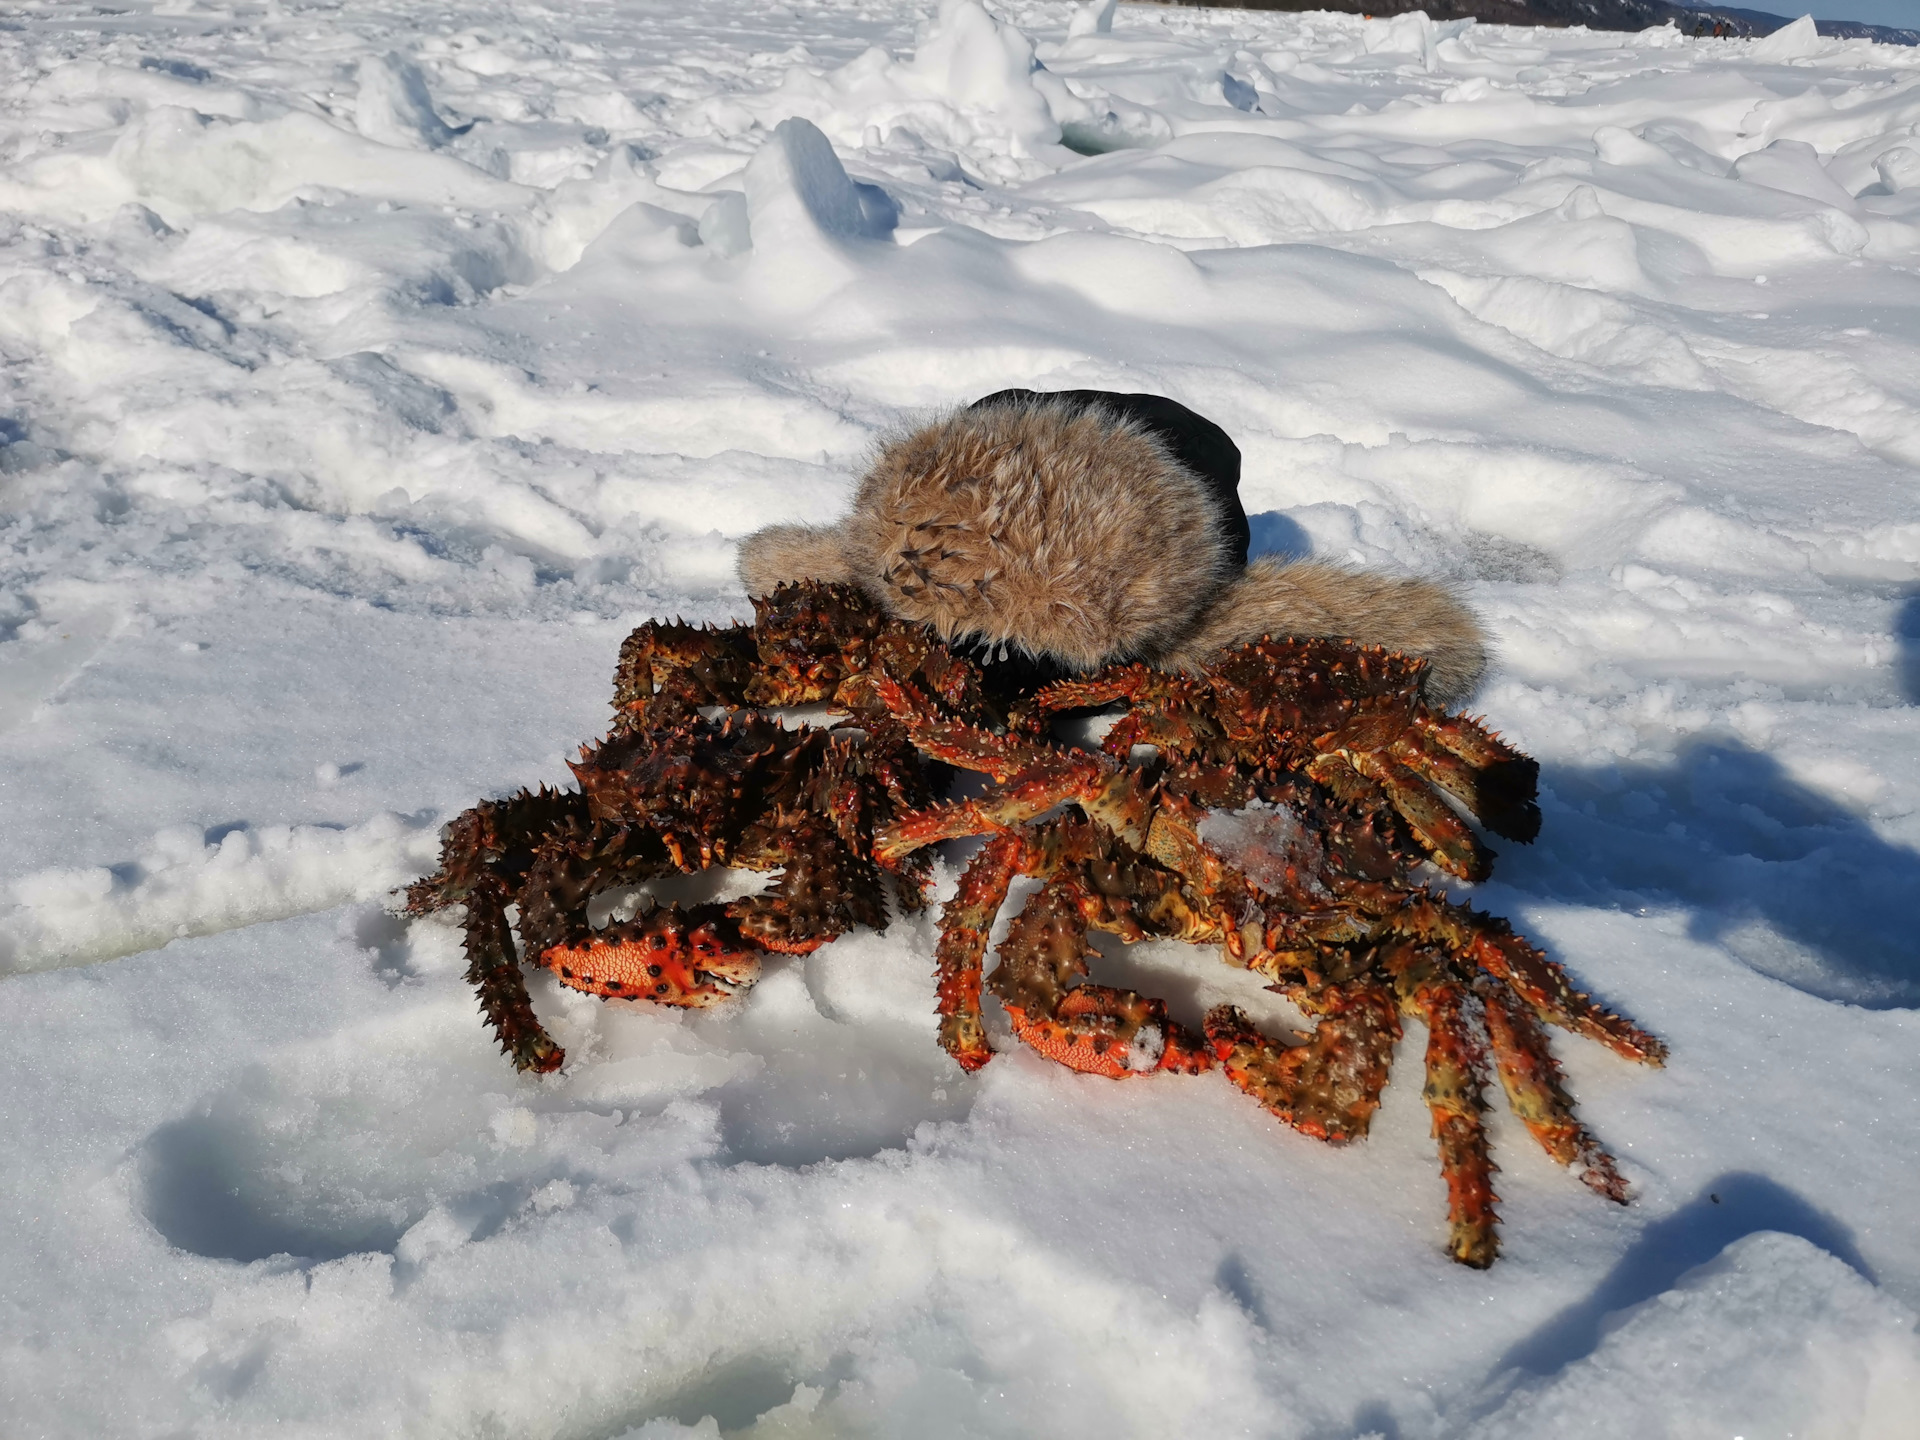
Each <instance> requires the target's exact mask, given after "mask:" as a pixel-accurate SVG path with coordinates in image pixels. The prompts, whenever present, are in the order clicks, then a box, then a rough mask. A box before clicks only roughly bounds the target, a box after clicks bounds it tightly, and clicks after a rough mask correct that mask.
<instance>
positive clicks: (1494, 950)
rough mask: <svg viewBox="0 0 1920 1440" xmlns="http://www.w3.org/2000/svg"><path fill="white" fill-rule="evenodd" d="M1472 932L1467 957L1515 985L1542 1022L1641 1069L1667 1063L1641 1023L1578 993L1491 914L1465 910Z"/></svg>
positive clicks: (1663, 1050) (1561, 972) (1663, 1047)
mask: <svg viewBox="0 0 1920 1440" xmlns="http://www.w3.org/2000/svg"><path fill="white" fill-rule="evenodd" d="M1466 913H1467V915H1468V916H1470V917H1471V919H1472V920H1473V922H1474V933H1473V935H1472V938H1471V940H1470V942H1469V944H1468V945H1467V946H1466V947H1465V949H1466V953H1467V954H1468V955H1469V956H1470V957H1471V958H1472V960H1473V961H1474V963H1475V964H1477V965H1478V966H1479V967H1480V968H1481V969H1482V970H1484V971H1486V972H1487V974H1489V975H1491V976H1493V977H1494V978H1495V979H1496V980H1504V981H1506V982H1507V983H1508V984H1509V985H1511V986H1512V987H1513V988H1514V990H1515V991H1516V992H1517V993H1518V994H1519V996H1520V998H1521V999H1523V1000H1525V1001H1526V1002H1527V1004H1528V1005H1530V1006H1532V1007H1533V1011H1534V1013H1535V1014H1536V1015H1538V1016H1539V1017H1540V1018H1541V1019H1542V1020H1545V1021H1547V1022H1549V1023H1550V1024H1554V1025H1558V1026H1560V1027H1561V1028H1562V1029H1565V1030H1571V1031H1573V1032H1574V1033H1576V1034H1579V1035H1585V1036H1586V1037H1587V1038H1588V1039H1590V1040H1598V1041H1599V1042H1600V1043H1601V1044H1602V1045H1605V1046H1606V1047H1607V1048H1608V1049H1609V1050H1612V1051H1613V1052H1614V1053H1615V1054H1617V1055H1624V1056H1625V1057H1626V1058H1627V1059H1629V1060H1638V1061H1639V1062H1640V1063H1641V1064H1643V1065H1661V1064H1664V1063H1665V1062H1666V1058H1667V1047H1666V1045H1665V1044H1664V1043H1663V1042H1661V1041H1660V1040H1658V1039H1656V1038H1655V1037H1654V1036H1652V1035H1649V1034H1648V1033H1647V1032H1646V1031H1644V1030H1642V1029H1641V1028H1640V1027H1639V1026H1638V1025H1635V1024H1633V1023H1632V1022H1631V1021H1628V1020H1623V1019H1622V1018H1621V1017H1620V1016H1618V1015H1615V1014H1614V1013H1613V1012H1612V1011H1611V1010H1608V1009H1607V1008H1606V1007H1605V1006H1603V1005H1599V1004H1597V1003H1595V1001H1594V1000H1593V999H1592V997H1590V996H1589V995H1588V994H1587V993H1586V992H1585V991H1583V990H1576V989H1574V987H1573V982H1572V981H1570V980H1569V979H1567V972H1566V971H1565V970H1563V969H1561V968H1560V966H1558V965H1556V964H1554V962H1553V961H1551V960H1549V959H1548V958H1547V957H1546V956H1545V955H1543V954H1542V953H1541V952H1540V951H1538V950H1536V949H1534V947H1533V946H1531V945H1529V944H1528V943H1527V942H1526V941H1525V940H1524V939H1522V938H1521V937H1520V936H1518V935H1516V934H1514V933H1513V931H1512V930H1511V929H1510V928H1509V927H1508V926H1507V925H1506V923H1505V922H1504V921H1501V920H1498V919H1496V918H1495V917H1493V916H1491V915H1483V914H1481V913H1480V912H1479V911H1477V910H1469V911H1467V912H1466Z"/></svg>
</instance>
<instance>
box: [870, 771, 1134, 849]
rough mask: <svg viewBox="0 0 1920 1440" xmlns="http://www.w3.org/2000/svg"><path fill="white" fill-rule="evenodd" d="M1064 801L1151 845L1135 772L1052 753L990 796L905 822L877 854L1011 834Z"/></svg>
mask: <svg viewBox="0 0 1920 1440" xmlns="http://www.w3.org/2000/svg"><path fill="white" fill-rule="evenodd" d="M982 768H983V767H982ZM1063 800H1071V801H1073V802H1074V803H1075V804H1077V805H1079V806H1080V808H1081V809H1083V810H1085V811H1086V812H1087V814H1089V815H1091V816H1092V817H1093V818H1094V819H1096V820H1098V821H1099V822H1100V823H1101V824H1102V825H1105V826H1106V827H1107V828H1108V829H1109V830H1111V831H1113V833H1114V834H1116V835H1118V836H1119V837H1120V838H1121V839H1123V840H1125V841H1126V842H1127V843H1128V844H1130V845H1133V846H1134V847H1136V848H1140V847H1143V846H1144V845H1145V843H1146V833H1147V826H1148V824H1149V822H1150V821H1151V819H1152V816H1151V806H1150V804H1149V801H1148V798H1147V795H1146V792H1145V791H1144V789H1143V788H1142V787H1141V786H1140V784H1139V782H1138V779H1137V778H1136V777H1135V775H1134V774H1133V772H1131V771H1129V770H1127V769H1126V768H1124V767H1121V766H1115V765H1114V764H1113V763H1112V762H1111V761H1108V760H1106V759H1104V758H1103V757H1099V756H1095V755H1090V754H1086V753H1084V752H1082V753H1080V754H1078V755H1076V756H1068V755H1066V754H1062V753H1060V752H1057V751H1050V752H1046V753H1043V754H1042V755H1041V756H1040V757H1039V758H1038V759H1036V760H1035V761H1034V763H1033V764H1031V765H1029V766H1027V767H1026V768H1025V769H1023V770H1021V771H1020V772H1019V773H1018V774H1016V775H1015V776H1014V777H1013V778H1012V779H1011V780H1009V781H1007V782H1006V783H1005V784H1003V785H999V786H996V787H995V788H994V789H993V790H990V791H988V792H987V793H986V794H984V795H979V796H975V797H974V798H973V799H970V800H956V801H952V802H949V803H948V804H945V805H930V806H928V807H927V808H926V809H925V810H919V811H915V812H914V813H912V814H910V815H902V816H900V817H899V818H898V819H896V820H895V821H894V822H893V823H892V824H890V825H888V826H887V827H886V828H885V829H883V830H882V831H880V832H879V833H878V834H877V835H875V837H874V842H873V844H874V853H875V855H876V856H877V857H878V858H880V859H882V860H883V861H893V860H897V859H899V857H901V856H903V855H907V854H911V853H912V852H913V851H915V850H918V849H921V848H922V847H923V846H927V845H931V844H933V843H934V842H935V841H938V840H957V839H960V838H962V837H963V836H968V835H982V834H985V833H986V832H987V831H989V830H1011V829H1013V828H1014V827H1016V826H1019V825H1024V824H1025V823H1026V822H1027V821H1029V820H1033V819H1036V818H1038V817H1039V816H1041V815H1044V814H1046V812H1047V811H1049V810H1051V809H1052V808H1053V807H1054V806H1055V805H1058V804H1060V803H1061V802H1062V801H1063Z"/></svg>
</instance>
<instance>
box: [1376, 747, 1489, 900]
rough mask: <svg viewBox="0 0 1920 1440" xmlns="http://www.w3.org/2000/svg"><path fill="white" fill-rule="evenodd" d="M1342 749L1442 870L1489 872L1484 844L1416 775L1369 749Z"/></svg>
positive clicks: (1472, 875) (1473, 875) (1475, 876)
mask: <svg viewBox="0 0 1920 1440" xmlns="http://www.w3.org/2000/svg"><path fill="white" fill-rule="evenodd" d="M1343 753H1344V754H1345V757H1346V760H1347V763H1348V764H1350V765H1351V766H1353V768H1354V769H1356V770H1358V771H1359V772H1360V773H1361V774H1362V775H1365V776H1366V777H1367V778H1368V779H1369V780H1372V781H1374V782H1375V783H1376V784H1378V785H1379V786H1380V788H1381V789H1382V790H1384V791H1386V792H1387V799H1388V800H1389V801H1390V802H1392V804H1393V808H1394V809H1395V810H1397V811H1399V812H1400V816H1401V818H1402V819H1403V820H1405V821H1406V822H1407V824H1408V826H1410V827H1411V828H1412V830H1413V835H1414V838H1415V839H1416V840H1418V841H1419V842H1420V844H1421V845H1422V846H1423V847H1424V848H1425V849H1426V850H1427V851H1428V852H1429V853H1430V854H1431V855H1432V856H1433V861H1434V863H1435V864H1436V865H1438V866H1439V867H1440V868H1441V869H1442V870H1445V871H1446V872H1447V873H1448V874H1450V875H1458V876H1459V877H1460V878H1461V879H1462V880H1484V879H1486V878H1487V876H1488V875H1490V874H1491V873H1492V872H1493V857H1492V856H1490V855H1489V854H1488V853H1487V848H1486V846H1484V845H1482V844H1481V843H1480V842H1479V841H1478V840H1477V839H1475V838H1474V834H1473V831H1471V830H1469V829H1468V828H1467V827H1466V824H1465V822H1464V821H1462V820H1461V819H1460V817H1459V816H1458V815H1456V814H1454V813H1453V811H1452V810H1451V809H1449V808H1448V806H1447V803H1446V801H1444V800H1442V799H1441V798H1440V797H1439V796H1438V795H1436V794H1434V793H1433V791H1432V790H1431V789H1430V788H1429V787H1428V786H1427V785H1426V784H1424V783H1423V782H1422V781H1421V779H1420V777H1419V776H1418V775H1416V774H1414V773H1413V772H1412V771H1411V770H1409V769H1408V768H1407V767H1406V766H1404V765H1402V764H1400V763H1399V762H1398V761H1396V760H1392V759H1389V758H1388V757H1387V756H1385V755H1382V754H1377V753H1375V752H1373V751H1370V750H1349V751H1345V752H1343Z"/></svg>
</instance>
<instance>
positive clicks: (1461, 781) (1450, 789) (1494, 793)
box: [1388, 721, 1540, 844]
mask: <svg viewBox="0 0 1920 1440" xmlns="http://www.w3.org/2000/svg"><path fill="white" fill-rule="evenodd" d="M1446 733H1447V732H1445V731H1443V730H1441V729H1440V728H1439V727H1438V726H1436V725H1434V724H1433V722H1431V721H1429V722H1428V724H1427V726H1426V727H1425V728H1423V729H1422V728H1417V729H1413V730H1409V731H1407V732H1406V733H1405V734H1403V735H1401V736H1400V737H1399V738H1398V739H1396V740H1395V741H1394V742H1393V744H1392V746H1391V747H1389V751H1388V753H1389V754H1391V755H1392V756H1393V758H1394V759H1395V760H1397V761H1399V762H1400V763H1401V764H1402V765H1405V766H1406V767H1407V768H1408V769H1409V770H1411V771H1413V772H1414V774H1416V775H1418V776H1420V778H1421V779H1423V780H1427V781H1431V782H1432V783H1433V784H1435V785H1438V786H1439V787H1440V788H1441V789H1442V790H1444V791H1446V792H1447V793H1448V794H1449V795H1451V796H1453V798H1454V799H1456V800H1458V801H1459V802H1460V803H1461V804H1462V805H1464V806H1466V807H1467V810H1468V811H1469V812H1470V813H1471V814H1472V815H1473V816H1474V818H1475V819H1477V820H1478V821H1479V822H1480V823H1481V824H1482V825H1485V826H1486V827H1487V828H1488V829H1489V830H1491V831H1493V833H1494V834H1496V835H1504V836H1506V837H1507V839H1509V840H1518V841H1520V842H1521V843H1522V844H1525V843H1527V842H1528V841H1531V840H1532V839H1533V838H1534V837H1535V836H1537V835H1538V834H1539V833H1540V807H1539V806H1538V805H1537V804H1535V803H1534V793H1535V788H1536V785H1537V781H1538V776H1539V766H1538V765H1536V764H1535V763H1534V762H1533V761H1531V760H1529V761H1527V762H1526V763H1525V764H1524V765H1523V764H1521V763H1520V760H1519V758H1518V757H1517V756H1515V757H1512V758H1510V759H1508V760H1505V761H1502V762H1499V763H1496V764H1492V765H1486V766H1481V765H1476V764H1475V763H1474V762H1473V761H1472V760H1471V759H1469V758H1467V757H1465V756H1462V755H1460V754H1459V753H1458V752H1456V751H1454V750H1453V749H1451V748H1450V747H1448V746H1447V745H1446V744H1445V743H1444V742H1443V741H1441V737H1442V735H1444V734H1446ZM1428 737H1432V738H1431V740H1429V738H1428ZM1435 742H1439V743H1435Z"/></svg>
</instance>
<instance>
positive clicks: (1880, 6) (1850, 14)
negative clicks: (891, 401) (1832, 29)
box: [1747, 0, 1920, 30]
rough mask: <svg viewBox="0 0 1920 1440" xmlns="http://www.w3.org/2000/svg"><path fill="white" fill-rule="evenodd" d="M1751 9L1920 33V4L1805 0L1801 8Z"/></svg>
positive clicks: (1767, 6) (1760, 6)
mask: <svg viewBox="0 0 1920 1440" xmlns="http://www.w3.org/2000/svg"><path fill="white" fill-rule="evenodd" d="M1747 8H1749V9H1753V10H1771V11H1773V12H1774V13H1775V14H1779V15H1812V16H1813V17H1814V18H1815V19H1816V20H1861V21H1864V22H1866V23H1867V24H1869V25H1899V26H1904V27H1905V28H1907V29H1910V30H1920V0H1801V3H1799V4H1797V5H1781V4H1768V3H1755V4H1752V5H1750V6H1748V7H1747Z"/></svg>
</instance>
